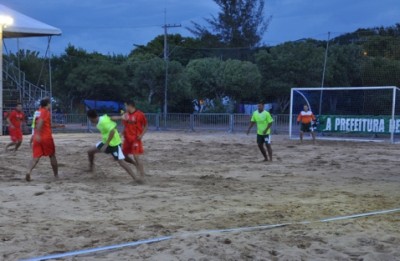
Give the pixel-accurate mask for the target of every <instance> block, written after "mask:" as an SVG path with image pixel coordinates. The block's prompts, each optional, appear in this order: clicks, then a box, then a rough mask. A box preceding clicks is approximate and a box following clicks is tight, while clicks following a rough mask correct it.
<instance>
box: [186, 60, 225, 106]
mask: <svg viewBox="0 0 400 261" xmlns="http://www.w3.org/2000/svg"><path fill="white" fill-rule="evenodd" d="M222 70H223V61H221V60H219V59H217V58H203V59H195V60H192V61H190V62H189V64H188V65H187V66H186V73H187V76H188V79H189V82H190V84H191V86H192V89H193V91H194V93H195V95H196V97H197V98H199V99H206V98H211V99H213V98H217V99H218V100H221V99H222V97H224V95H225V89H224V85H223V81H222V77H221V75H222Z"/></svg>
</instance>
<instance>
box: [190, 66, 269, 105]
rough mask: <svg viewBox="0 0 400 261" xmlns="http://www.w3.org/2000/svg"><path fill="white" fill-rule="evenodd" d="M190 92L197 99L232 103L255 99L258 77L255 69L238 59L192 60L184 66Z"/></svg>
mask: <svg viewBox="0 0 400 261" xmlns="http://www.w3.org/2000/svg"><path fill="white" fill-rule="evenodd" d="M186 73H187V75H188V79H189V82H190V83H191V85H192V90H193V92H194V93H195V95H196V97H197V98H198V99H215V101H216V102H218V101H222V98H224V97H229V98H230V99H231V100H232V101H236V102H240V101H243V100H253V101H255V100H256V99H257V95H258V93H259V87H260V82H261V74H260V72H259V70H258V68H257V66H256V65H255V64H253V63H250V62H243V61H239V60H227V61H221V60H219V59H216V58H204V59H196V60H192V61H191V62H190V63H189V64H188V65H187V67H186Z"/></svg>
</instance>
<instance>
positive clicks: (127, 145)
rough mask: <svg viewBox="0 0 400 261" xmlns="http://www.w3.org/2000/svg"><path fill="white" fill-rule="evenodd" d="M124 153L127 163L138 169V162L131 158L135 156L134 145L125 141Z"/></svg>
mask: <svg viewBox="0 0 400 261" xmlns="http://www.w3.org/2000/svg"><path fill="white" fill-rule="evenodd" d="M122 152H123V153H124V156H125V161H126V162H128V163H130V164H132V165H135V166H136V167H137V165H136V162H135V161H134V160H133V158H132V157H130V156H131V155H133V143H132V142H130V141H128V140H127V139H125V140H124V143H123V144H122Z"/></svg>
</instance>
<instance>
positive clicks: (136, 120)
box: [112, 101, 148, 179]
mask: <svg viewBox="0 0 400 261" xmlns="http://www.w3.org/2000/svg"><path fill="white" fill-rule="evenodd" d="M112 119H113V120H122V123H123V124H124V132H123V134H124V143H123V146H122V151H123V153H124V155H125V160H126V161H127V162H129V163H132V164H134V165H135V166H136V168H137V170H138V172H139V174H140V176H141V178H142V179H144V175H145V173H144V166H143V162H142V159H141V156H142V155H143V153H144V149H143V141H142V139H143V136H144V135H145V134H146V132H147V127H148V124H147V119H146V116H145V115H144V113H143V112H141V111H140V110H138V109H137V108H136V104H135V102H134V101H129V102H127V103H126V112H125V113H124V114H123V115H122V116H114V117H112ZM131 155H132V156H133V158H134V160H133V159H132V158H131V157H130V156H131Z"/></svg>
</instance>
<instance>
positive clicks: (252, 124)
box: [247, 121, 256, 135]
mask: <svg viewBox="0 0 400 261" xmlns="http://www.w3.org/2000/svg"><path fill="white" fill-rule="evenodd" d="M254 124H256V123H255V122H254V121H250V126H249V129H248V130H247V135H249V133H250V130H251V128H253V126H254Z"/></svg>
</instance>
